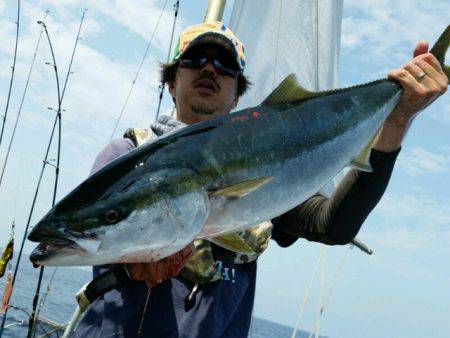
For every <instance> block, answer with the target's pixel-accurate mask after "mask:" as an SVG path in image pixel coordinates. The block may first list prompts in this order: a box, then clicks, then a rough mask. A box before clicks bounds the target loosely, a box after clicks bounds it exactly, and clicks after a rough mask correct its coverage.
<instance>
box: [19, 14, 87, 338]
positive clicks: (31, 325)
mask: <svg viewBox="0 0 450 338" xmlns="http://www.w3.org/2000/svg"><path fill="white" fill-rule="evenodd" d="M86 11H87V9H84V10H83V14H82V15H81V20H80V25H79V26H78V32H77V37H76V39H75V44H74V47H73V50H72V56H71V58H70V62H69V67H68V69H67V74H66V78H65V81H64V86H63V90H62V92H61V91H60V83H59V74H58V67H57V65H56V58H55V53H54V50H53V45H52V42H51V39H50V36H49V33H48V30H47V26H46V25H45V23H44V22H42V21H38V23H39V24H40V25H42V26H43V27H44V30H45V34H46V36H47V41H48V44H49V47H50V51H51V54H52V60H53V69H54V73H55V79H56V89H57V93H58V94H57V95H58V110H57V114H56V118H57V120H58V150H57V156H56V166H54V167H55V183H54V187H53V199H52V207H53V206H54V205H55V203H56V192H57V188H58V181H59V168H60V159H61V112H62V101H63V98H64V94H65V92H66V88H67V82H68V80H69V76H70V74H71V73H72V72H71V69H72V64H73V59H74V57H75V51H76V49H77V46H78V41H79V40H81V38H80V33H81V27H82V26H83V22H84V17H85V15H86ZM55 272H56V271H55ZM43 275H44V266H41V268H40V271H39V277H38V282H37V286H36V292H35V295H34V298H33V308H32V311H31V316H30V320H29V322H28V333H27V338H31V337H32V335H33V331H34V329H35V323H36V309H37V305H38V300H39V294H40V289H41V283H42V277H43Z"/></svg>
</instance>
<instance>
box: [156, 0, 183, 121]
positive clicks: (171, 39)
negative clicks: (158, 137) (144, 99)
mask: <svg viewBox="0 0 450 338" xmlns="http://www.w3.org/2000/svg"><path fill="white" fill-rule="evenodd" d="M173 9H174V11H175V13H174V16H173V25H172V33H171V34H170V43H169V51H168V52H167V59H166V63H168V62H169V60H170V53H171V51H172V43H173V36H174V33H175V26H176V23H177V17H178V10H179V9H180V1H179V0H177V1H176V2H175V4H174V5H173ZM164 89H165V86H164V83H161V84H160V85H159V86H158V90H159V100H158V108H157V109H156V117H155V122H156V121H157V120H158V116H159V111H160V109H161V102H162V99H163V96H164Z"/></svg>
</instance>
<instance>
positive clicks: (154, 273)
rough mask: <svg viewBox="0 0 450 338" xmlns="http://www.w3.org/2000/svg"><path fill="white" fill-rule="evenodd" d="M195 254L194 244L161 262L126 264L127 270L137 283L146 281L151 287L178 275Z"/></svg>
mask: <svg viewBox="0 0 450 338" xmlns="http://www.w3.org/2000/svg"><path fill="white" fill-rule="evenodd" d="M193 252H194V243H191V244H189V245H188V246H187V247H185V248H184V249H183V250H181V251H179V252H177V253H175V254H173V255H172V256H169V257H166V258H164V259H161V260H160V261H157V262H152V263H133V264H126V269H127V271H128V274H129V275H130V278H131V279H133V280H136V281H146V282H147V284H149V285H150V286H154V285H156V284H159V283H161V282H163V281H165V280H166V279H168V278H172V277H175V276H176V275H178V273H179V272H180V270H181V268H182V267H183V266H184V264H185V263H186V261H187V260H188V259H189V257H191V255H192V253H193Z"/></svg>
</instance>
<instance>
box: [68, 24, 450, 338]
mask: <svg viewBox="0 0 450 338" xmlns="http://www.w3.org/2000/svg"><path fill="white" fill-rule="evenodd" d="M427 49H428V46H427V44H426V43H425V42H421V43H419V44H418V45H417V46H416V49H415V50H414V59H413V60H411V61H410V62H409V63H408V64H407V65H405V66H404V67H403V68H401V69H398V70H394V71H392V72H390V73H389V75H388V76H389V78H390V79H392V80H396V81H398V82H399V83H400V84H401V85H402V86H403V88H404V92H403V94H402V97H401V99H400V102H399V104H398V106H397V107H396V108H395V109H394V111H393V112H392V113H391V114H390V115H389V117H388V118H387V120H386V121H385V123H384V125H383V127H382V129H381V131H380V133H379V135H378V137H377V139H376V141H375V142H374V144H373V149H372V151H371V154H370V161H371V164H372V167H373V169H374V172H372V173H365V172H360V171H358V170H351V171H350V172H349V173H348V174H347V175H346V177H345V178H344V180H343V181H342V182H341V184H340V185H339V186H338V188H337V189H336V191H335V192H334V193H333V195H332V196H331V197H330V198H326V197H324V196H322V195H320V194H316V195H314V196H312V197H311V198H309V199H308V200H306V201H305V202H304V203H302V204H301V205H299V206H298V207H296V208H294V209H292V210H290V211H289V212H287V213H285V214H283V215H281V216H279V217H277V218H275V219H273V220H272V222H268V223H266V224H262V225H259V226H256V227H254V228H251V229H249V230H247V231H245V232H241V233H239V234H237V236H236V237H237V238H238V239H239V238H240V239H241V240H242V242H243V243H245V244H246V245H249V246H250V247H251V248H252V249H254V251H255V252H256V254H254V255H244V254H242V253H239V250H236V251H237V252H235V251H230V250H227V249H225V248H223V247H221V246H218V245H215V244H212V243H210V242H207V241H201V242H196V243H195V245H196V246H195V249H194V248H193V246H192V245H190V246H189V247H187V248H185V249H184V250H182V251H181V252H180V253H177V254H175V255H173V256H171V257H168V258H166V259H164V260H161V261H159V262H155V263H143V264H129V265H127V271H128V274H129V276H130V277H131V279H133V280H134V281H132V282H129V283H128V284H126V285H125V286H123V287H120V288H117V289H114V290H112V291H111V292H108V293H106V294H105V295H104V296H103V297H101V298H100V299H98V300H97V301H95V302H94V303H93V304H92V305H91V306H90V307H89V309H88V310H87V312H86V314H85V316H84V318H83V320H82V321H81V323H80V325H79V327H78V329H77V332H76V334H75V336H78V337H85V336H89V337H91V336H94V337H109V336H115V337H116V336H123V337H128V336H136V335H137V334H138V332H140V333H142V335H143V336H146V337H179V336H181V337H246V336H247V335H248V331H249V325H250V319H251V313H252V307H253V298H254V291H255V280H256V259H257V257H258V256H259V254H261V253H262V252H263V251H264V249H265V248H266V247H267V242H268V240H269V238H270V237H272V239H274V240H275V241H276V242H277V243H278V244H279V245H280V246H283V247H284V246H289V245H291V244H293V243H294V242H295V241H296V240H297V239H298V238H299V237H303V238H306V239H308V240H314V241H318V242H322V243H326V244H346V243H349V242H350V241H351V240H352V239H353V238H354V237H355V235H356V234H357V232H358V231H359V229H360V227H361V225H362V223H363V222H364V220H365V218H366V217H367V215H368V214H369V212H370V211H371V210H372V209H373V207H374V206H375V205H376V203H377V202H378V201H379V199H380V198H381V196H382V194H383V192H384V190H385V188H386V186H387V183H388V181H389V177H390V174H391V171H392V169H393V166H394V162H395V159H396V157H397V155H398V153H399V151H400V146H401V143H402V140H403V138H404V136H405V134H406V132H407V130H408V128H409V126H410V125H411V122H412V121H413V119H414V118H415V116H416V115H417V114H418V113H419V112H420V111H421V110H423V108H425V107H426V106H427V105H428V104H430V103H431V102H432V101H433V100H434V99H436V98H437V96H439V95H441V94H442V93H444V92H445V90H446V88H447V86H448V79H447V78H446V76H445V74H444V73H443V72H442V70H441V67H440V65H439V63H438V62H437V60H436V59H435V58H434V57H433V56H432V55H431V54H429V53H427ZM244 66H245V57H244V49H243V46H242V44H241V42H240V41H239V40H238V39H237V38H236V37H235V36H234V35H233V33H232V32H231V30H229V29H228V28H227V27H225V26H224V25H223V24H222V23H220V22H216V23H213V24H200V25H195V26H192V27H189V28H187V29H186V30H185V31H183V32H182V33H181V35H180V39H179V43H178V46H177V48H176V50H175V56H174V60H173V62H172V63H170V64H166V65H163V67H162V78H163V80H164V82H166V83H167V84H168V88H169V92H170V94H171V96H172V98H173V101H174V103H175V105H176V108H177V120H178V121H174V120H170V119H167V118H164V119H160V121H159V123H158V124H156V125H154V126H153V127H152V130H153V132H154V133H155V134H156V135H158V136H159V135H161V134H163V133H164V132H166V131H168V130H170V129H172V128H176V127H179V126H180V125H181V126H182V125H184V124H194V123H198V122H200V121H204V120H208V119H212V118H215V117H218V116H221V115H224V114H228V113H229V112H230V111H231V110H232V109H234V108H235V107H236V105H237V103H238V99H239V96H241V95H242V94H244V92H245V91H246V89H247V87H248V85H249V82H248V80H247V79H246V78H245V76H244V75H243V71H244ZM139 139H140V137H139V133H137V132H136V131H135V132H128V133H127V134H126V138H124V139H121V140H115V141H113V142H112V143H111V144H110V145H108V146H107V147H106V149H105V150H103V151H102V152H101V153H100V154H99V156H98V157H97V159H96V161H95V163H94V166H93V169H92V171H93V172H94V171H96V170H98V169H99V168H100V167H102V166H103V165H105V164H106V163H108V162H109V161H111V160H113V159H114V158H116V157H118V156H120V155H122V154H124V153H126V152H127V151H129V150H131V149H132V148H134V147H135V146H137V145H138V144H139V143H140V140H139ZM183 265H184V268H183V269H182V270H181V272H180V268H181V267H182V266H183ZM106 268H108V267H106ZM94 270H95V273H98V272H99V271H100V268H95V269H94ZM171 277H174V278H171ZM144 281H146V282H147V284H149V285H151V286H152V289H151V297H150V298H149V303H148V306H147V304H146V303H147V302H146V300H147V299H146V296H147V284H146V283H144Z"/></svg>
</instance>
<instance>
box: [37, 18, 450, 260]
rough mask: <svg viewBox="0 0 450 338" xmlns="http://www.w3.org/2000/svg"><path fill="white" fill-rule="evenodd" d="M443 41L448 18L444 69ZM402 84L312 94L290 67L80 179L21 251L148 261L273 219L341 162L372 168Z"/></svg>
mask: <svg viewBox="0 0 450 338" xmlns="http://www.w3.org/2000/svg"><path fill="white" fill-rule="evenodd" d="M449 42H450V26H449V27H447V29H446V30H445V32H444V33H443V34H442V35H441V37H440V38H439V40H438V42H437V43H436V44H435V46H434V47H433V49H432V50H431V52H432V53H433V54H434V55H435V56H436V57H437V59H438V60H439V61H440V63H441V64H442V66H443V67H444V70H445V72H446V74H447V76H448V77H450V67H445V66H444V58H445V53H446V50H447V47H448V45H449ZM401 91H402V89H401V87H400V85H399V84H398V83H396V82H393V81H389V80H385V79H384V80H378V81H374V82H371V83H367V84H363V85H358V86H354V87H350V88H345V89H338V90H331V91H325V92H320V93H314V92H309V91H307V90H305V89H304V88H302V87H301V86H300V85H299V84H298V83H297V81H296V80H295V77H294V76H293V75H291V76H288V77H287V78H286V79H285V80H284V81H283V82H282V83H281V84H280V85H279V86H278V88H277V89H275V91H274V92H273V93H272V94H271V95H270V96H269V97H268V98H267V99H266V100H265V101H264V102H263V103H262V104H260V105H259V106H257V107H253V108H248V109H244V110H241V111H239V112H236V113H233V114H230V115H226V116H221V117H219V118H217V119H214V120H210V121H205V122H202V123H198V124H195V125H191V126H187V127H184V128H182V129H179V130H177V131H174V132H171V133H169V134H166V135H163V136H162V137H159V138H157V139H155V140H154V141H151V142H148V143H146V144H144V145H142V146H140V147H138V148H136V149H134V150H132V151H130V152H129V153H127V154H125V155H123V156H121V157H119V158H118V159H116V160H115V161H113V162H111V163H110V164H108V165H106V166H105V167H104V168H102V169H101V170H99V171H98V172H97V173H95V174H94V175H92V176H91V177H89V178H88V179H86V180H85V181H84V182H83V183H81V184H80V185H79V186H78V187H77V188H75V189H74V190H73V191H72V192H71V193H69V194H68V195H67V196H66V197H65V198H63V199H62V200H61V201H60V202H59V203H58V204H57V205H55V206H54V207H53V208H52V209H51V210H50V211H49V212H48V213H47V215H46V216H45V217H44V218H43V219H42V220H41V221H40V222H39V223H38V224H37V225H36V226H35V227H34V228H33V230H32V231H31V233H30V235H29V236H28V239H29V240H31V241H34V242H41V243H40V244H39V246H38V247H37V248H36V249H35V250H34V251H33V253H32V255H31V257H30V258H31V260H32V261H33V262H34V263H36V264H40V265H99V264H106V263H119V262H121V263H124V262H145V261H156V260H159V259H162V258H164V257H167V256H169V255H171V254H173V253H175V252H177V251H179V250H180V249H182V248H183V247H185V246H186V245H187V244H189V243H190V242H191V241H192V240H194V239H195V238H212V237H215V236H217V235H220V234H224V233H227V232H231V231H237V230H241V229H244V228H248V227H251V226H253V225H256V224H259V223H261V222H263V221H266V220H270V219H272V218H274V217H276V216H278V215H280V214H282V213H284V212H286V211H287V210H289V209H291V208H293V207H295V206H296V205H298V204H300V203H301V202H302V201H304V200H305V199H307V198H308V197H309V196H311V195H313V194H314V193H315V192H317V191H318V190H319V189H320V188H322V186H323V185H325V184H326V183H327V182H328V181H329V180H330V179H331V178H332V177H334V176H335V175H336V174H337V173H338V172H339V171H340V170H342V168H344V167H345V166H348V165H353V166H356V167H358V168H360V169H363V170H370V164H368V163H367V161H366V155H365V154H367V152H368V149H369V148H370V145H371V143H372V140H373V138H374V135H376V133H377V131H378V130H379V128H380V126H381V125H382V123H383V121H384V120H385V118H386V117H387V116H388V114H389V113H390V112H391V111H392V109H393V108H394V107H395V105H396V104H397V103H398V100H399V97H400V95H401Z"/></svg>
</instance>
